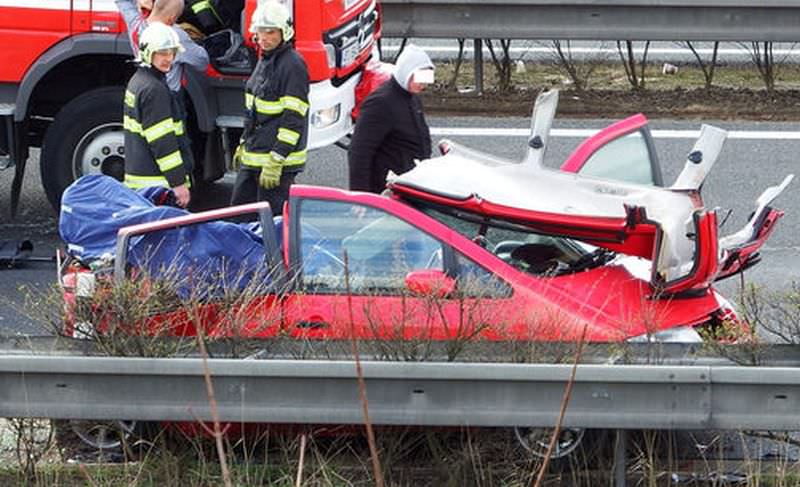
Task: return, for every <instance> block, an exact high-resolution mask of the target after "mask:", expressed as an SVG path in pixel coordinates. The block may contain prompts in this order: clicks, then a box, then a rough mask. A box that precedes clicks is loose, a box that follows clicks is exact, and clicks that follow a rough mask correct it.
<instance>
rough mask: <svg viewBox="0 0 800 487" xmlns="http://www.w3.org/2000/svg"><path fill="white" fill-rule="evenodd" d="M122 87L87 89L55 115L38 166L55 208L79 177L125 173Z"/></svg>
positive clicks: (118, 175)
mask: <svg viewBox="0 0 800 487" xmlns="http://www.w3.org/2000/svg"><path fill="white" fill-rule="evenodd" d="M123 93H124V90H123V88H122V87H121V86H108V87H104V88H97V89H94V90H91V91H87V92H86V93H83V94H82V95H80V96H78V97H77V98H75V99H74V100H72V101H70V102H69V103H67V104H66V105H64V107H62V108H61V110H60V111H59V112H58V114H56V117H55V120H54V121H53V123H52V124H51V125H50V127H49V128H48V129H47V133H46V134H45V137H44V141H43V143H42V153H41V157H40V166H41V173H42V185H43V186H44V190H45V193H46V194H47V199H48V200H49V201H50V204H51V205H52V206H53V208H54V209H55V210H56V211H58V209H59V207H60V205H61V193H63V192H64V190H65V189H66V188H67V186H69V185H70V184H71V183H72V182H73V181H75V180H76V179H77V178H79V177H80V176H83V175H84V174H88V173H99V172H102V173H104V174H108V175H110V176H113V177H115V178H117V179H120V180H121V178H122V176H123V174H124V150H125V149H124V140H123V139H124V138H123V135H122V100H123Z"/></svg>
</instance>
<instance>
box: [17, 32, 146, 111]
mask: <svg viewBox="0 0 800 487" xmlns="http://www.w3.org/2000/svg"><path fill="white" fill-rule="evenodd" d="M86 54H106V55H107V54H120V55H128V56H132V52H131V48H130V45H129V44H128V37H127V34H119V35H116V34H115V35H109V34H79V35H75V36H72V37H69V38H67V39H65V40H63V41H61V42H59V43H58V44H56V45H54V46H53V47H51V48H50V49H49V50H47V52H45V53H44V54H42V56H41V57H40V58H39V59H37V60H36V62H35V63H33V66H32V67H31V69H29V70H28V72H27V73H25V76H24V77H23V78H22V82H21V83H20V87H19V91H17V101H16V104H17V110H16V113H15V114H14V121H15V122H22V121H23V120H25V118H26V117H27V114H28V104H29V101H30V99H31V95H32V94H33V91H34V90H35V89H36V86H37V85H38V84H39V82H40V81H41V80H42V78H44V77H45V76H46V75H47V73H49V72H50V70H52V69H53V68H54V67H55V66H58V65H59V64H61V63H62V62H63V61H66V60H67V59H70V58H74V57H78V56H84V55H86Z"/></svg>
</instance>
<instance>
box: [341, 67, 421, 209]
mask: <svg viewBox="0 0 800 487" xmlns="http://www.w3.org/2000/svg"><path fill="white" fill-rule="evenodd" d="M430 155H431V134H430V130H429V128H428V124H427V123H426V122H425V116H424V115H423V113H422V102H421V101H420V99H419V96H417V95H413V94H411V93H409V92H408V91H406V90H405V89H404V88H403V87H402V86H400V84H399V83H398V82H397V80H396V79H395V78H390V79H388V80H387V81H386V82H384V83H383V84H382V85H381V86H380V87H378V89H376V90H375V91H373V92H372V93H371V94H370V95H369V96H368V97H367V98H366V99H365V100H364V102H363V103H362V105H361V109H360V112H359V115H358V120H356V126H355V130H354V131H353V138H352V140H351V141H350V150H349V152H348V154H347V162H348V166H349V170H350V189H351V190H353V191H369V192H372V193H380V192H381V191H383V189H384V187H385V186H386V175H387V174H388V172H389V170H391V171H392V172H394V173H395V174H402V173H404V172H407V171H409V170H411V169H412V168H413V167H414V159H427V158H428V157H430Z"/></svg>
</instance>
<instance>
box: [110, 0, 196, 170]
mask: <svg viewBox="0 0 800 487" xmlns="http://www.w3.org/2000/svg"><path fill="white" fill-rule="evenodd" d="M116 1H117V8H119V11H120V13H121V14H122V17H123V18H124V19H125V24H126V25H127V27H128V35H129V39H130V42H131V48H132V50H133V52H134V55H137V56H138V51H139V49H138V45H139V43H140V42H139V40H140V37H141V35H142V31H144V29H145V28H146V27H147V26H148V25H149V24H150V23H153V22H159V23H163V24H166V25H168V26H170V27H171V28H172V29H173V30H174V31H175V34H176V35H177V36H178V39H179V41H180V44H181V48H182V49H181V51H180V53H179V54H178V56H177V57H176V58H175V60H174V61H173V63H172V68H171V69H170V70H169V72H168V73H167V76H166V80H167V86H169V89H170V93H171V94H172V96H173V98H175V102H176V104H177V105H176V107H177V109H178V110H179V114H178V115H179V116H178V117H177V118H178V119H179V120H182V121H184V122H185V121H186V120H187V119H188V117H189V114H188V110H187V108H186V105H187V101H186V98H187V94H186V90H185V89H184V87H183V85H184V83H185V70H186V68H192V69H195V70H197V71H199V72H204V71H205V70H206V67H207V66H208V53H207V52H206V50H205V49H203V48H202V47H201V46H200V45H198V44H197V43H195V42H194V41H192V40H191V39H190V38H189V36H188V34H186V32H184V31H183V29H181V28H180V27H178V26H176V25H174V24H175V20H176V19H177V18H178V16H179V15H180V14H181V12H182V11H183V6H184V2H183V0H116ZM148 5H149V6H150V7H151V8H150V11H149V13H147V12H148V10H147V7H148ZM145 14H147V15H146V16H145ZM192 135H193V137H192V139H194V140H195V141H196V142H198V144H197V145H198V147H196V148H193V147H192V139H190V137H189V135H188V133H187V135H186V136H185V137H182V138H181V153H182V156H183V159H184V162H185V164H186V166H187V167H188V168H189V173H190V174H191V172H192V169H193V167H194V160H195V153H197V154H198V158H201V157H200V155H202V152H203V149H204V147H203V142H204V140H203V137H202V134H201V133H199V131H197V130H196V129H194V132H193V133H192ZM193 149H196V150H193ZM201 159H202V158H201ZM198 172H199V171H198Z"/></svg>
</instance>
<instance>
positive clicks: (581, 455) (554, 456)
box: [514, 427, 608, 469]
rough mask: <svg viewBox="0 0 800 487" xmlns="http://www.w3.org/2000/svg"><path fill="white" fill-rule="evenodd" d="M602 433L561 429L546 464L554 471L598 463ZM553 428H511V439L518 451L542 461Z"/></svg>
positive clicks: (599, 431)
mask: <svg viewBox="0 0 800 487" xmlns="http://www.w3.org/2000/svg"><path fill="white" fill-rule="evenodd" d="M607 433H608V432H607V431H606V430H586V429H583V428H562V429H561V431H560V432H559V435H558V440H557V441H556V443H555V445H554V447H553V451H552V452H551V454H550V462H551V465H553V466H554V467H555V468H556V469H559V468H567V467H574V466H576V465H584V466H591V465H595V464H598V462H600V461H602V458H601V457H602V455H601V454H602V451H603V449H604V448H605V447H607V446H608V443H607V441H606V437H607ZM552 435H553V428H522V427H520V428H514V436H515V437H516V439H517V441H518V442H519V444H520V445H522V448H523V449H524V450H525V451H526V452H528V453H529V454H530V455H533V456H534V457H536V458H544V457H545V456H546V455H547V449H548V447H549V445H550V439H551V438H552Z"/></svg>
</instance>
